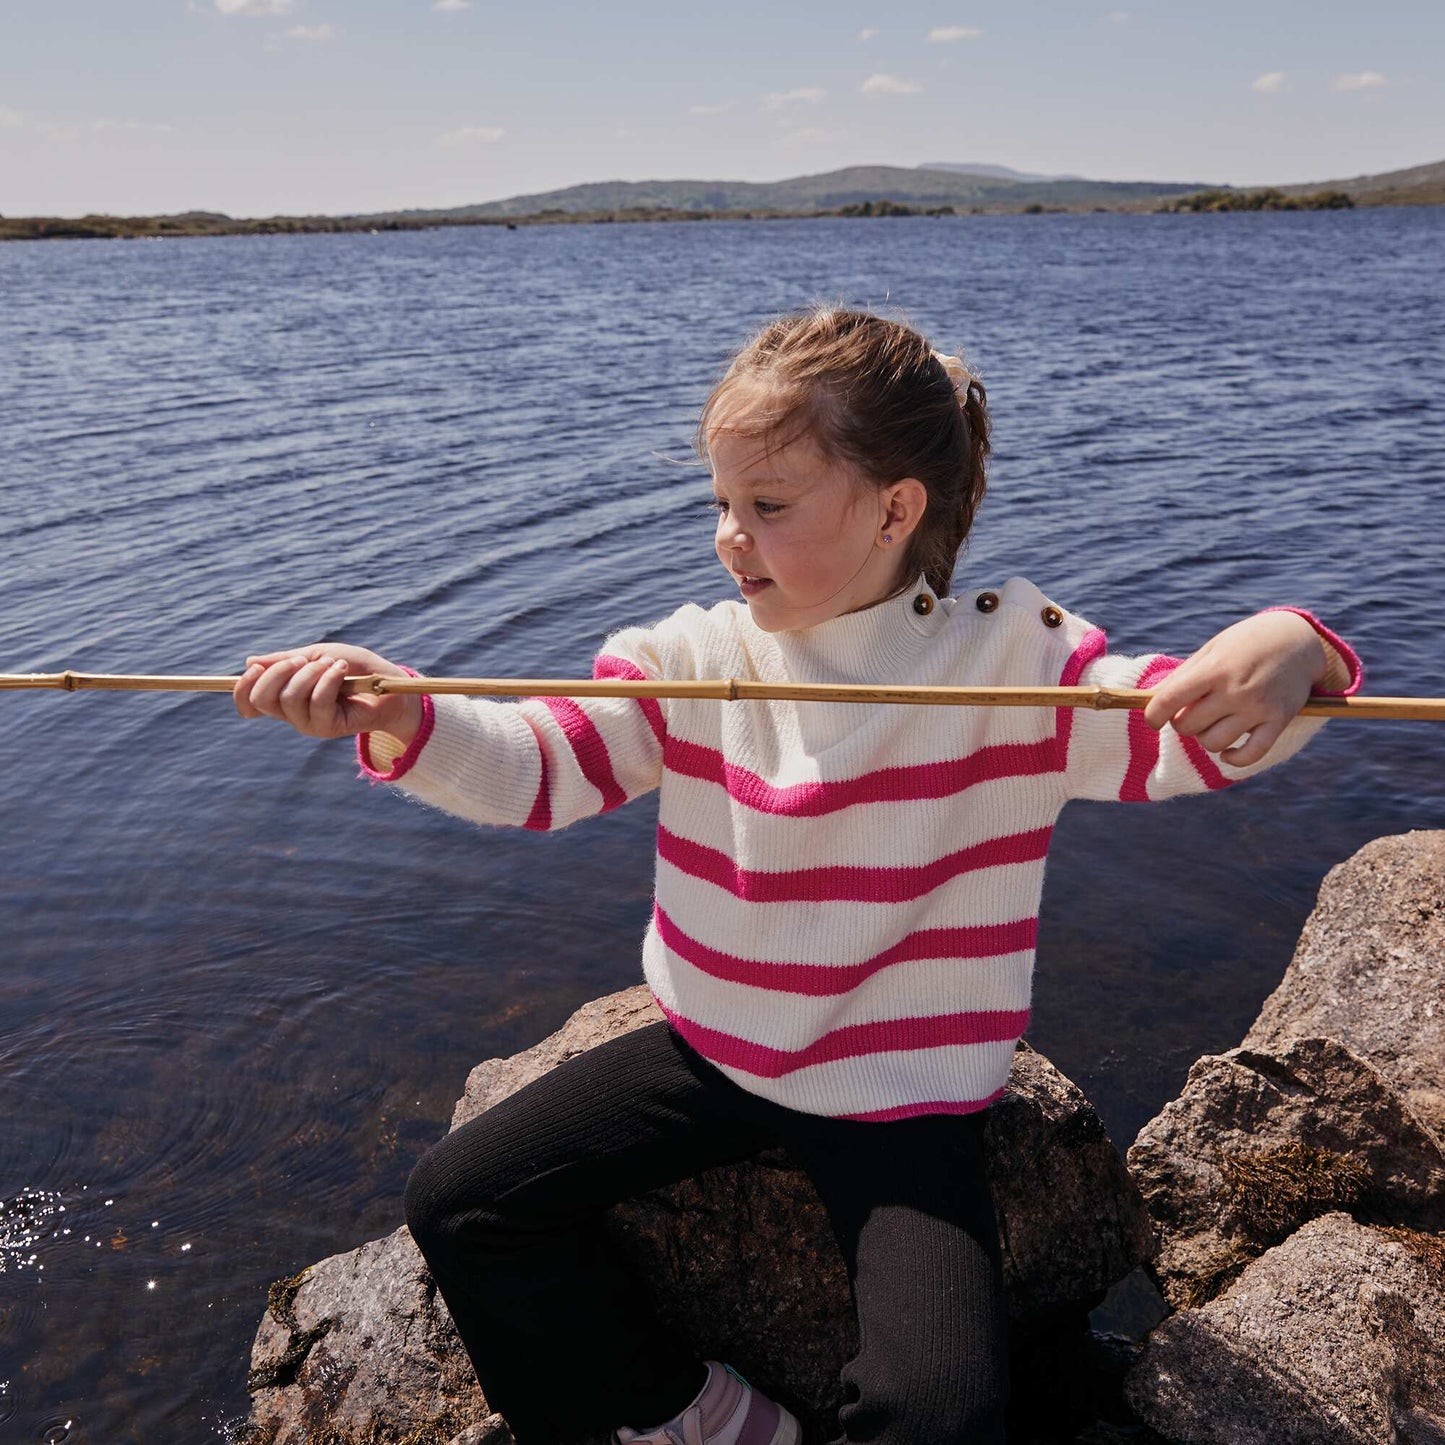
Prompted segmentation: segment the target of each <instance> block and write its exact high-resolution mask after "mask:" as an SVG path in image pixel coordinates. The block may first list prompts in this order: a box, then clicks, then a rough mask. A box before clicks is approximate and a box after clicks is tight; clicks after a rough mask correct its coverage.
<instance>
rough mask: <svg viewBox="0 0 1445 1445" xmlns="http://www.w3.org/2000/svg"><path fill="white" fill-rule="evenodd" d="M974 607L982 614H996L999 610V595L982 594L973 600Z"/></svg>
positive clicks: (994, 593)
mask: <svg viewBox="0 0 1445 1445" xmlns="http://www.w3.org/2000/svg"><path fill="white" fill-rule="evenodd" d="M973 605H974V606H975V607H977V608H978V610H979V611H980V612H996V611H997V610H998V593H997V592H980V593H979V594H978V596H977V597H975V598H974V599H973Z"/></svg>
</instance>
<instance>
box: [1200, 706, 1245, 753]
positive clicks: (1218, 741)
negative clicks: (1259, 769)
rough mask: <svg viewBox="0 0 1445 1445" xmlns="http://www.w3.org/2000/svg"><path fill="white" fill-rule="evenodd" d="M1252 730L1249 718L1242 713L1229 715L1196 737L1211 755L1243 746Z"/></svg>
mask: <svg viewBox="0 0 1445 1445" xmlns="http://www.w3.org/2000/svg"><path fill="white" fill-rule="evenodd" d="M1250 728H1251V723H1250V719H1249V718H1247V717H1245V716H1244V715H1243V714H1241V713H1228V714H1226V715H1225V716H1224V717H1221V718H1219V719H1217V720H1216V721H1215V722H1213V723H1211V724H1210V725H1209V726H1208V727H1206V728H1204V729H1202V730H1201V731H1200V732H1198V733H1197V734H1196V736H1197V737H1198V739H1199V741H1200V743H1201V744H1203V746H1204V747H1206V748H1208V749H1209V751H1210V752H1211V753H1222V752H1223V751H1224V750H1225V749H1226V748H1232V747H1238V746H1241V745H1242V744H1243V743H1244V740H1245V735H1246V734H1247V733H1248V732H1249V731H1250Z"/></svg>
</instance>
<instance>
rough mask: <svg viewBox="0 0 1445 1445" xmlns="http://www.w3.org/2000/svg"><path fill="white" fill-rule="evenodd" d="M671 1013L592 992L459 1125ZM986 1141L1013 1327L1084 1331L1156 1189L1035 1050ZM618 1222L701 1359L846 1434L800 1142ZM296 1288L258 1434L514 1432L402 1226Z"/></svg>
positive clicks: (1026, 1053)
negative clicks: (475, 1373) (501, 1419)
mask: <svg viewBox="0 0 1445 1445" xmlns="http://www.w3.org/2000/svg"><path fill="white" fill-rule="evenodd" d="M659 1017H661V1015H660V1013H659V1012H658V1010H657V1008H656V1005H655V1004H654V1003H653V1002H652V1000H651V997H650V995H649V994H648V991H647V989H646V988H645V987H642V986H639V987H637V988H634V989H629V990H626V991H624V992H622V993H619V994H614V995H612V996H610V997H608V998H603V999H599V1000H596V1001H595V1002H593V1003H590V1004H587V1005H585V1006H584V1007H583V1008H581V1009H579V1010H578V1012H577V1013H576V1014H574V1015H573V1017H572V1018H571V1019H570V1020H569V1021H568V1022H567V1024H565V1025H564V1026H563V1028H562V1029H561V1030H559V1031H558V1032H557V1033H556V1034H553V1035H552V1036H551V1037H550V1038H547V1039H544V1040H543V1041H542V1042H541V1043H539V1044H537V1045H535V1046H534V1047H533V1048H530V1049H527V1050H526V1051H524V1052H523V1053H521V1054H518V1055H516V1056H515V1057H513V1058H510V1059H492V1060H488V1061H486V1062H485V1063H482V1064H479V1065H478V1066H477V1067H476V1068H475V1069H473V1070H472V1073H471V1075H470V1077H469V1078H468V1080H467V1087H466V1093H465V1095H464V1096H463V1098H462V1099H461V1100H460V1101H459V1102H458V1104H457V1108H456V1111H455V1114H454V1116H453V1127H455V1126H456V1125H458V1124H461V1123H463V1122H465V1121H466V1120H467V1119H470V1118H472V1117H473V1116H474V1115H475V1114H477V1113H479V1112H481V1111H482V1110H483V1109H485V1108H488V1107H490V1106H491V1105H493V1104H495V1103H496V1102H497V1101H498V1100H499V1099H502V1098H505V1097H506V1096H507V1095H508V1094H510V1093H513V1092H514V1091H515V1090H517V1089H520V1088H522V1087H523V1086H524V1085H525V1084H527V1083H528V1082H530V1081H531V1080H532V1079H533V1078H536V1077H539V1076H540V1075H542V1074H543V1073H545V1072H546V1071H547V1070H548V1069H551V1068H554V1067H555V1066H556V1065H557V1064H559V1063H561V1062H562V1061H563V1060H564V1059H567V1058H570V1057H572V1056H573V1055H574V1054H577V1053H580V1052H582V1051H583V1050H584V1049H587V1048H590V1047H592V1046H593V1045H595V1044H597V1043H600V1042H602V1041H603V1040H604V1039H607V1038H611V1037H614V1036H616V1035H618V1034H621V1033H624V1032H627V1031H629V1030H631V1029H634V1028H640V1027H642V1026H643V1025H644V1024H647V1023H651V1022H652V1021H653V1020H655V1019H657V1018H659ZM985 1140H986V1149H987V1157H988V1169H989V1179H990V1183H991V1186H992V1188H993V1190H994V1198H995V1203H996V1206H997V1211H998V1215H999V1224H1000V1235H1001V1238H1002V1241H1003V1245H1004V1260H1005V1270H1006V1275H1007V1281H1008V1290H1009V1297H1010V1317H1011V1327H1012V1329H1013V1332H1014V1334H1015V1336H1016V1338H1017V1339H1018V1340H1021V1341H1028V1340H1034V1339H1044V1340H1046V1339H1047V1338H1048V1333H1049V1331H1050V1330H1057V1329H1058V1328H1059V1327H1060V1325H1061V1324H1062V1325H1065V1326H1073V1327H1074V1329H1075V1330H1076V1331H1077V1330H1078V1329H1079V1328H1081V1326H1082V1322H1083V1321H1084V1320H1085V1319H1086V1316H1087V1312H1088V1310H1089V1309H1091V1308H1093V1307H1094V1306H1095V1305H1097V1304H1098V1303H1099V1302H1100V1301H1101V1300H1102V1299H1103V1297H1104V1294H1105V1293H1106V1292H1107V1289H1108V1287H1109V1285H1110V1284H1111V1283H1113V1282H1114V1281H1115V1280H1117V1279H1120V1278H1122V1277H1124V1276H1125V1275H1127V1274H1128V1273H1129V1272H1130V1271H1131V1270H1132V1269H1133V1268H1134V1267H1135V1266H1136V1265H1137V1264H1139V1263H1140V1262H1141V1261H1142V1260H1144V1259H1145V1258H1146V1257H1147V1255H1148V1253H1149V1250H1150V1248H1151V1246H1152V1243H1153V1236H1152V1231H1151V1229H1150V1226H1149V1221H1148V1217H1147V1214H1146V1211H1145V1209H1144V1205H1143V1201H1142V1200H1141V1199H1140V1197H1139V1194H1138V1191H1137V1189H1136V1188H1135V1186H1134V1184H1133V1183H1132V1181H1131V1180H1130V1178H1129V1174H1128V1172H1127V1170H1126V1169H1125V1167H1124V1164H1123V1161H1122V1160H1121V1159H1120V1157H1119V1154H1118V1151H1117V1150H1116V1149H1115V1147H1114V1146H1113V1144H1112V1143H1110V1141H1109V1139H1108V1136H1107V1135H1106V1134H1105V1132H1104V1128H1103V1125H1102V1123H1101V1122H1100V1120H1099V1118H1098V1116H1097V1114H1096V1113H1095V1112H1094V1110H1093V1109H1092V1107H1091V1106H1090V1105H1089V1103H1088V1101H1087V1099H1085V1097H1084V1095H1083V1094H1082V1092H1081V1091H1080V1090H1079V1089H1077V1088H1076V1087H1075V1086H1074V1085H1073V1084H1072V1083H1070V1082H1069V1081H1068V1080H1067V1079H1066V1078H1064V1076H1063V1075H1062V1074H1060V1073H1059V1072H1058V1070H1056V1069H1055V1068H1054V1067H1053V1066H1052V1065H1051V1064H1050V1063H1049V1062H1048V1060H1047V1059H1045V1058H1044V1057H1043V1056H1042V1055H1040V1054H1038V1053H1036V1052H1035V1051H1034V1050H1032V1049H1030V1048H1029V1047H1028V1046H1027V1045H1022V1044H1021V1045H1020V1046H1019V1049H1018V1051H1017V1053H1016V1054H1015V1057H1014V1064H1013V1071H1012V1074H1011V1077H1010V1080H1009V1087H1008V1091H1007V1093H1006V1094H1005V1096H1004V1097H1003V1098H1001V1099H1000V1100H999V1101H998V1103H997V1104H995V1105H994V1106H993V1108H992V1109H991V1110H990V1112H989V1120H988V1125H987V1128H986V1130H985ZM609 1228H610V1230H611V1231H612V1235H613V1238H614V1240H615V1241H616V1242H617V1244H618V1247H619V1248H620V1249H621V1250H622V1251H623V1252H624V1253H626V1254H627V1255H629V1256H630V1258H631V1259H632V1261H633V1263H634V1265H635V1267H636V1269H637V1273H638V1278H639V1281H640V1282H641V1284H642V1287H644V1288H646V1289H648V1290H649V1292H650V1293H651V1294H652V1295H653V1297H654V1300H655V1303H656V1305H657V1308H658V1310H659V1312H660V1313H661V1315H662V1316H663V1318H664V1319H665V1320H667V1321H668V1322H669V1323H670V1324H671V1325H672V1327H673V1328H675V1329H677V1330H678V1331H680V1332H682V1333H683V1334H684V1335H685V1336H686V1337H687V1338H688V1340H689V1341H690V1342H691V1343H692V1345H693V1347H694V1348H695V1349H696V1350H697V1351H698V1353H699V1354H700V1355H702V1356H703V1357H713V1358H722V1359H726V1360H728V1361H730V1362H731V1363H732V1364H734V1365H735V1366H736V1367H737V1368H738V1369H739V1370H740V1371H741V1372H742V1373H743V1374H744V1375H745V1376H746V1377H747V1378H748V1379H749V1380H751V1381H753V1382H754V1383H755V1384H757V1385H758V1386H759V1387H760V1388H761V1389H763V1390H765V1391H767V1392H768V1393H769V1394H774V1395H776V1396H777V1397H778V1398H780V1399H782V1400H783V1401H784V1402H785V1403H786V1404H787V1405H788V1406H789V1407H790V1408H792V1409H793V1410H794V1412H795V1413H796V1414H798V1415H799V1416H800V1417H801V1418H802V1419H803V1422H804V1428H805V1438H816V1439H822V1438H827V1437H830V1436H831V1435H832V1434H833V1433H835V1431H836V1411H837V1408H838V1406H839V1405H840V1404H841V1403H842V1398H841V1394H840V1388H839V1383H838V1373H839V1370H840V1369H841V1367H842V1365H843V1363H844V1362H845V1361H846V1359H847V1358H848V1357H849V1355H850V1354H851V1353H852V1352H853V1351H854V1350H855V1348H856V1325H855V1322H854V1320H853V1315H852V1309H851V1306H850V1302H849V1293H848V1282H847V1277H846V1272H845V1270H844V1267H843V1262H842V1259H841V1257H840V1255H839V1254H838V1250H837V1246H836V1243H835V1241H834V1239H833V1235H832V1230H831V1227H830V1226H829V1224H828V1220H827V1216H826V1213H825V1211H824V1209H823V1206H822V1204H821V1202H820V1201H819V1200H818V1198H817V1195H816V1193H815V1192H814V1190H813V1188H812V1184H811V1182H810V1181H809V1180H808V1178H807V1176H806V1174H804V1173H803V1172H802V1171H801V1170H800V1169H799V1168H797V1167H796V1166H795V1165H794V1164H793V1163H792V1161H791V1160H790V1159H789V1158H788V1156H787V1154H786V1152H785V1151H784V1150H782V1149H774V1150H769V1151H766V1152H764V1153H763V1154H760V1155H758V1156H757V1157H756V1158H754V1159H752V1160H748V1161H746V1162H744V1163H741V1164H736V1165H731V1166H727V1167H725V1168H720V1169H713V1170H708V1171H706V1172H705V1173H703V1174H701V1175H698V1176H696V1177H695V1178H691V1179H685V1180H683V1181H681V1182H680V1183H678V1184H676V1185H674V1186H672V1187H670V1188H668V1189H663V1190H658V1191H655V1192H654V1193H652V1194H648V1195H644V1196H641V1197H640V1198H638V1199H635V1200H629V1201H626V1202H624V1203H623V1204H621V1205H619V1206H617V1207H616V1208H615V1209H614V1210H613V1211H612V1213H611V1215H610V1217H609ZM283 1293H285V1294H288V1295H289V1301H288V1303H287V1307H286V1309H284V1310H283V1311H282V1312H281V1313H280V1314H278V1313H277V1311H276V1309H275V1308H274V1306H273V1308H272V1309H271V1310H270V1311H268V1317H267V1319H266V1320H264V1321H263V1323H262V1327H261V1331H260V1333H259V1334H258V1335H257V1339H256V1344H255V1348H254V1350H253V1353H252V1362H253V1366H254V1367H255V1369H254V1371H253V1379H254V1382H255V1394H254V1397H253V1412H252V1425H253V1429H254V1431H255V1432H256V1433H255V1434H253V1437H252V1438H253V1439H255V1440H257V1441H264V1442H265V1445H302V1442H305V1445H312V1442H313V1441H314V1440H319V1439H320V1438H322V1437H321V1436H320V1435H319V1434H317V1433H316V1432H317V1431H318V1430H320V1429H322V1428H330V1427H336V1426H344V1427H345V1428H347V1429H349V1430H351V1431H352V1432H353V1433H354V1434H355V1435H357V1436H362V1435H364V1433H365V1432H366V1431H368V1430H371V1431H373V1432H374V1438H375V1439H376V1440H377V1441H391V1440H399V1439H401V1438H402V1437H403V1436H405V1437H406V1438H407V1439H408V1440H409V1439H410V1438H411V1435H410V1434H409V1433H408V1432H417V1433H418V1438H419V1439H422V1438H424V1439H426V1440H427V1441H428V1442H430V1440H431V1438H432V1436H433V1435H434V1436H435V1439H436V1441H437V1445H443V1442H446V1441H450V1440H452V1439H453V1437H456V1436H458V1434H459V1432H460V1435H461V1440H465V1441H466V1442H467V1445H471V1437H469V1436H468V1435H467V1434H466V1433H465V1430H466V1429H467V1428H469V1422H476V1424H475V1428H477V1429H480V1428H482V1427H483V1426H487V1428H489V1429H495V1428H500V1427H493V1426H491V1425H490V1424H489V1423H488V1419H487V1418H485V1417H487V1414H488V1412H487V1409H486V1405H485V1402H484V1401H483V1400H482V1398H481V1394H480V1392H479V1391H478V1389H477V1387H476V1384H475V1381H474V1380H473V1378H472V1376H471V1370H470V1366H469V1364H468V1362H467V1359H466V1356H465V1354H464V1353H463V1351H462V1349H461V1345H460V1343H459V1341H458V1340H457V1339H456V1336H455V1332H454V1331H453V1330H452V1328H451V1324H450V1320H449V1318H448V1316H447V1314H446V1310H445V1307H444V1306H443V1305H442V1303H441V1301H440V1300H439V1298H437V1296H436V1294H435V1291H434V1287H433V1286H432V1284H431V1281H430V1277H429V1275H428V1274H427V1272H426V1269H425V1266H424V1264H423V1262H422V1260H421V1258H420V1256H419V1254H418V1253H417V1252H416V1248H415V1246H414V1245H413V1244H412V1243H411V1239H410V1236H409V1234H408V1233H407V1231H406V1230H405V1229H404V1228H403V1229H400V1230H398V1231H397V1232H396V1233H395V1234H393V1235H391V1236H390V1237H389V1238H387V1239H385V1240H379V1241H373V1242H372V1243H370V1244H366V1245H363V1246H362V1247H361V1248H360V1249H359V1250H356V1251H353V1252H352V1253H351V1254H348V1255H339V1256H335V1257H333V1258H332V1259H328V1260H324V1261H322V1262H321V1263H320V1264H318V1265H315V1266H313V1267H312V1268H311V1269H310V1270H308V1271H303V1275H302V1276H298V1279H297V1281H292V1282H287V1288H286V1290H285V1291H283ZM288 1311H289V1318H288V1317H287V1314H288ZM327 1321H330V1323H329V1324H326V1322H327ZM323 1325H324V1326H325V1328H324V1332H322V1333H313V1332H316V1331H321V1330H322V1327H323ZM1020 1388H1021V1389H1024V1390H1026V1389H1027V1384H1024V1385H1022V1386H1020V1385H1018V1384H1017V1383H1016V1389H1020ZM490 1418H491V1419H493V1420H495V1419H497V1418H498V1417H490ZM267 1432H269V1433H267ZM328 1438H329V1437H328ZM366 1438H367V1439H368V1440H371V1439H372V1438H373V1437H372V1436H366ZM507 1438H508V1437H507V1436H505V1435H503V1436H499V1437H498V1440H499V1442H500V1441H505V1440H506V1439H507ZM477 1439H478V1440H479V1441H487V1442H488V1445H490V1442H491V1439H492V1437H491V1436H490V1435H487V1434H483V1435H481V1436H479V1437H477ZM457 1445H460V1440H459V1441H457Z"/></svg>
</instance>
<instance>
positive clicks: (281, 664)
mask: <svg viewBox="0 0 1445 1445" xmlns="http://www.w3.org/2000/svg"><path fill="white" fill-rule="evenodd" d="M369 673H381V674H383V675H384V676H386V677H406V676H407V673H406V671H405V670H404V669H403V668H400V667H398V666H397V665H396V664H395V663H394V662H388V661H387V660H386V658H384V657H379V656H378V655H377V654H376V653H374V652H368V651H367V650H366V648H364V647H349V646H347V644H346V643H344V642H312V643H308V644H307V645H306V646H305V647H292V648H288V649H286V650H284V651H280V652H262V653H256V654H254V655H253V656H251V657H248V658H247V659H246V670H245V672H244V673H242V675H241V679H240V681H239V682H238V683H237V684H236V686H235V689H234V691H233V693H232V696H233V697H234V698H235V700H236V711H237V712H238V713H240V714H241V716H242V717H274V718H279V719H280V720H281V721H282V722H288V723H290V724H291V726H292V727H294V728H295V729H296V731H297V732H301V733H305V734H307V736H308V737H313V738H340V737H347V736H349V735H350V734H352V733H370V732H384V733H389V734H390V735H391V736H392V737H394V738H396V739H397V741H398V742H400V743H401V744H402V746H403V747H405V746H406V745H407V744H408V743H410V742H411V740H412V738H414V737H415V736H416V733H417V729H418V728H419V727H420V726H421V718H422V706H421V698H420V697H418V696H417V695H416V694H414V693H409V694H402V693H398V694H393V695H389V696H387V695H381V694H378V693H357V694H356V695H355V696H354V697H342V696H341V683H342V679H343V678H347V677H363V676H366V675H367V674H369Z"/></svg>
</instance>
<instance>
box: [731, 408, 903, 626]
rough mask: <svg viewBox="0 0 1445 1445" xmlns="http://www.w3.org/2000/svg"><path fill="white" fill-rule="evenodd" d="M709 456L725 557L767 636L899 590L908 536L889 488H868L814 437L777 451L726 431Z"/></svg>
mask: <svg viewBox="0 0 1445 1445" xmlns="http://www.w3.org/2000/svg"><path fill="white" fill-rule="evenodd" d="M708 454H709V456H710V458H711V461H712V469H713V480H712V490H713V502H714V505H715V506H716V508H717V512H718V519H717V539H716V547H717V555H718V560H719V561H720V562H721V563H722V564H723V566H724V567H726V568H727V570H728V572H729V573H730V574H731V575H732V577H733V578H734V580H735V581H736V582H737V584H738V587H739V589H740V590H741V592H742V595H743V597H744V598H745V599H746V600H747V604H748V610H749V612H750V613H751V614H752V618H753V621H754V622H755V623H757V625H758V626H759V627H760V628H762V629H763V631H764V632H783V631H790V630H793V629H797V628H804V627H813V626H815V625H816V624H818V623H819V622H826V621H828V619H829V618H832V617H840V616H842V615H843V613H845V612H856V611H857V610H858V609H859V608H862V607H867V606H869V605H870V604H871V603H873V602H876V601H878V600H879V599H880V598H882V597H885V596H887V595H888V593H890V592H891V591H892V590H893V588H894V586H895V585H896V581H897V576H898V569H899V567H900V565H901V558H902V554H903V545H902V544H903V541H904V536H900V535H898V530H899V529H897V528H896V527H891V526H890V494H889V489H888V488H876V487H873V486H871V485H867V484H864V483H862V482H860V481H859V479H858V478H857V476H856V475H855V474H854V473H853V471H852V469H851V468H849V467H848V466H846V465H845V464H843V463H840V462H836V461H833V460H831V459H830V458H828V457H827V456H825V455H824V454H823V453H822V452H821V451H820V450H819V449H818V447H817V445H816V443H815V442H814V441H813V439H812V438H811V437H809V436H807V435H803V436H800V437H798V438H797V439H795V440H794V441H791V442H789V443H788V445H787V446H784V447H780V448H777V449H776V450H774V451H773V452H771V454H769V453H768V452H767V451H766V449H765V447H764V443H763V439H762V438H760V437H747V436H740V435H738V433H736V432H730V431H725V430H721V429H719V430H718V431H715V432H714V433H713V435H712V436H711V438H710V439H709V445H708ZM914 485H917V484H916V483H915V484H914ZM908 530H911V529H910V528H908V527H906V526H905V527H904V528H903V531H904V532H905V533H906V532H907V531H908ZM885 534H889V535H891V536H892V541H891V542H884V541H883V540H882V539H883V537H884V535H885Z"/></svg>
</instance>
